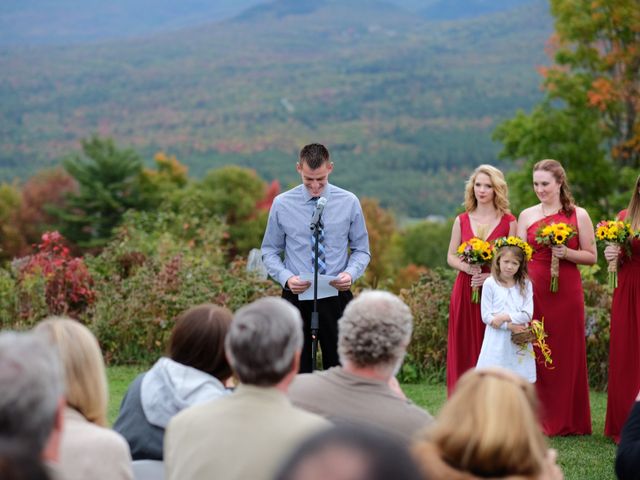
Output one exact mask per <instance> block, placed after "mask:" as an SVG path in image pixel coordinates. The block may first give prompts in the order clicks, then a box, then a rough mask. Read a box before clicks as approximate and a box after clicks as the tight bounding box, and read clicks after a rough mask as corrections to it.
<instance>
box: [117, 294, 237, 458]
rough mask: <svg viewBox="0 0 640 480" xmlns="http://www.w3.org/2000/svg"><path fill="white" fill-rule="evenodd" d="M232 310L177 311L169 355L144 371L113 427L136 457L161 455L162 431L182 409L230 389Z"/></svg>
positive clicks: (208, 306)
mask: <svg viewBox="0 0 640 480" xmlns="http://www.w3.org/2000/svg"><path fill="white" fill-rule="evenodd" d="M231 318H232V313H231V312H230V311H229V310H228V309H226V308H223V307H218V306H216V305H211V304H205V305H198V306H197V307H193V308H190V309H189V310H186V311H185V312H183V313H182V314H180V315H179V316H178V318H177V319H176V323H175V325H174V327H173V330H172V331H171V337H170V339H169V346H168V354H169V357H168V358H167V357H162V358H160V359H159V360H158V361H157V362H156V363H155V364H154V365H153V367H151V369H150V370H149V371H148V372H146V373H142V374H140V375H139V376H138V377H137V378H136V379H135V380H134V381H133V382H132V383H131V385H130V386H129V389H128V390H127V393H126V394H125V396H124V398H123V399H122V404H121V406H120V413H119V415H118V418H117V419H116V422H115V424H114V425H113V429H114V430H115V431H116V432H119V433H120V434H122V435H123V436H124V438H126V439H127V442H129V447H130V448H131V455H132V457H133V459H134V460H143V459H150V460H162V446H163V439H164V431H165V428H167V424H168V423H169V420H171V418H172V417H173V416H174V415H175V414H176V413H178V412H179V411H181V410H183V409H185V408H187V407H190V406H192V405H197V404H199V403H203V402H207V401H209V400H214V399H216V398H220V397H222V396H224V395H226V394H227V390H226V389H225V382H227V381H229V378H230V377H231V367H230V366H229V362H227V358H226V356H225V353H224V339H225V336H226V335H227V331H228V330H229V325H230V324H231Z"/></svg>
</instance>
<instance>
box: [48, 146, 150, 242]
mask: <svg viewBox="0 0 640 480" xmlns="http://www.w3.org/2000/svg"><path fill="white" fill-rule="evenodd" d="M63 165H64V168H65V170H66V171H67V172H68V173H69V175H71V176H72V177H73V178H74V179H75V180H76V181H77V182H78V191H77V192H75V193H71V194H69V195H68V197H67V204H66V206H65V208H64V209H61V208H57V209H54V210H53V213H54V214H55V215H56V216H57V218H58V222H59V225H58V228H59V230H60V232H61V233H62V234H63V235H64V236H65V237H66V238H67V239H68V240H70V241H71V242H74V243H76V244H77V245H78V246H80V247H85V248H91V247H100V246H102V245H104V244H105V243H106V242H107V241H108V240H109V239H110V238H111V235H112V231H113V229H114V227H116V226H118V225H119V224H120V222H121V219H122V215H123V214H124V213H125V212H126V211H127V210H128V209H130V208H136V207H137V206H138V205H139V203H140V198H139V179H140V173H141V171H142V161H141V159H140V157H139V156H138V154H137V153H136V152H134V151H133V150H131V149H124V150H122V149H118V148H117V147H116V145H115V143H114V142H113V140H112V139H110V138H100V137H98V136H93V137H92V138H90V139H86V140H83V141H82V154H76V155H73V156H71V157H69V158H67V159H65V160H64V161H63Z"/></svg>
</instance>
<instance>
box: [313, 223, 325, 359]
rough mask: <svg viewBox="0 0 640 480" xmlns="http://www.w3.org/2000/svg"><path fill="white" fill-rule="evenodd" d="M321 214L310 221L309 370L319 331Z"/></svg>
mask: <svg viewBox="0 0 640 480" xmlns="http://www.w3.org/2000/svg"><path fill="white" fill-rule="evenodd" d="M322 227H323V224H322V214H320V216H319V217H318V223H315V224H314V223H312V224H311V229H312V230H313V240H314V241H313V311H312V312H311V371H312V372H313V371H314V370H315V369H316V357H317V355H318V332H319V331H320V318H319V314H318V236H319V235H320V230H321V229H322Z"/></svg>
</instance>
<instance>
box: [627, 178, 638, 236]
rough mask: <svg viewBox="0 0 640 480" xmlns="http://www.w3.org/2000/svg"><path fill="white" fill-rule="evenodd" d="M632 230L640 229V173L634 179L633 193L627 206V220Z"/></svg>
mask: <svg viewBox="0 0 640 480" xmlns="http://www.w3.org/2000/svg"><path fill="white" fill-rule="evenodd" d="M626 221H628V222H629V223H630V224H631V228H633V229H634V230H638V229H640V175H638V179H637V180H636V186H635V187H634V189H633V195H631V200H630V201H629V206H628V207H627V220H626Z"/></svg>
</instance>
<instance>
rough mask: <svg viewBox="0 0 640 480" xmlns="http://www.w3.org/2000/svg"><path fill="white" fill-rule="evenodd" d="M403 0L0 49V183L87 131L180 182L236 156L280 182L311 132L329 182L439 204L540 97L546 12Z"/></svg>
mask: <svg viewBox="0 0 640 480" xmlns="http://www.w3.org/2000/svg"><path fill="white" fill-rule="evenodd" d="M400 1H401V0H396V1H395V5H396V6H392V5H390V4H389V3H384V2H379V1H368V0H342V1H339V0H319V1H315V2H310V1H308V0H299V1H295V2H294V1H293V0H278V1H277V2H274V3H272V4H265V5H260V6H257V7H254V8H252V9H250V10H248V11H246V12H244V13H242V14H240V15H239V16H237V17H236V18H234V19H230V20H227V21H224V22H222V23H220V22H218V23H210V24H207V25H205V26H201V27H197V28H192V29H188V30H180V31H176V32H172V33H167V34H163V35H158V36H154V37H151V38H145V39H138V40H128V41H124V42H122V41H121V42H117V43H115V42H114V43H108V44H99V45H93V46H74V47H65V48H62V47H53V48H52V47H48V48H44V47H42V48H18V47H12V48H7V49H4V50H0V72H1V73H0V178H5V179H6V178H11V177H12V176H14V175H21V176H25V175H28V174H29V173H32V172H33V171H34V170H35V169H37V168H41V167H42V166H45V165H51V164H52V163H55V162H57V161H59V159H60V158H61V156H63V155H65V154H67V153H69V152H70V151H73V150H77V149H78V146H79V139H80V138H83V137H86V136H88V135H90V134H92V133H95V132H97V133H100V134H102V135H110V136H113V137H114V138H115V139H116V141H117V142H118V143H119V144H120V145H123V146H133V147H134V148H136V149H137V150H139V151H140V152H142V153H143V154H144V155H146V156H147V158H151V155H152V154H153V153H154V152H155V151H157V150H159V149H164V150H166V151H168V152H169V153H171V154H176V155H177V156H178V158H179V159H180V160H181V161H182V162H184V163H186V164H188V165H189V166H190V172H191V174H192V175H200V174H202V173H203V172H205V171H206V170H208V169H209V168H212V167H214V166H219V165H223V164H226V163H237V164H241V165H246V166H251V167H253V168H256V169H257V170H258V171H259V173H260V174H261V175H263V176H264V177H266V178H268V179H272V178H278V179H280V181H281V182H282V183H283V184H285V185H286V184H287V183H288V182H294V181H295V180H296V175H295V169H294V165H293V162H294V159H295V155H296V152H297V150H298V149H299V148H300V146H301V145H303V144H305V143H308V142H312V141H320V142H326V143H327V144H328V145H329V147H330V149H331V151H332V153H333V155H334V158H335V161H336V169H335V173H334V175H333V177H332V179H333V180H334V181H335V182H336V183H339V184H341V185H343V186H345V187H346V188H350V189H352V190H353V191H355V192H356V193H357V194H358V195H361V196H365V195H368V196H376V197H379V198H380V199H381V200H382V202H383V204H384V205H386V206H391V207H394V208H395V209H396V210H397V211H398V212H400V213H402V214H406V215H410V216H422V215H426V214H428V213H443V214H448V213H451V212H452V210H453V209H455V207H456V206H457V205H458V204H459V203H460V202H461V201H462V197H461V189H462V182H463V180H464V176H465V175H466V174H467V172H468V169H469V168H470V167H471V166H473V165H476V164H478V163H483V162H494V163H495V155H496V152H497V146H496V145H494V144H493V143H492V141H491V139H490V135H491V131H492V130H493V128H494V127H495V125H496V123H497V122H498V121H500V120H501V119H503V118H506V117H509V116H511V115H513V113H514V111H515V110H516V109H517V108H529V107H530V106H531V105H533V103H534V102H535V101H537V100H538V99H539V97H540V92H539V82H540V79H539V77H538V76H537V74H536V72H535V69H534V67H535V65H538V64H541V63H544V62H546V58H545V56H544V53H543V46H544V42H545V40H546V39H547V37H548V35H549V34H550V32H551V20H550V18H549V15H548V13H547V7H546V3H545V2H544V1H535V2H533V3H530V4H527V5H524V6H521V7H517V8H515V9H512V10H510V11H506V12H500V13H493V14H488V15H483V16H480V17H477V18H473V19H465V20H455V21H447V22H434V21H427V20H424V19H423V18H421V17H420V16H419V15H416V14H415V13H412V12H409V11H408V10H405V9H402V8H400V6H399V5H398V3H399V2H400ZM407 1H409V0H407ZM414 3H415V2H414ZM288 7H293V8H294V9H295V10H291V9H289V8H288ZM305 9H306V10H305Z"/></svg>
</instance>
